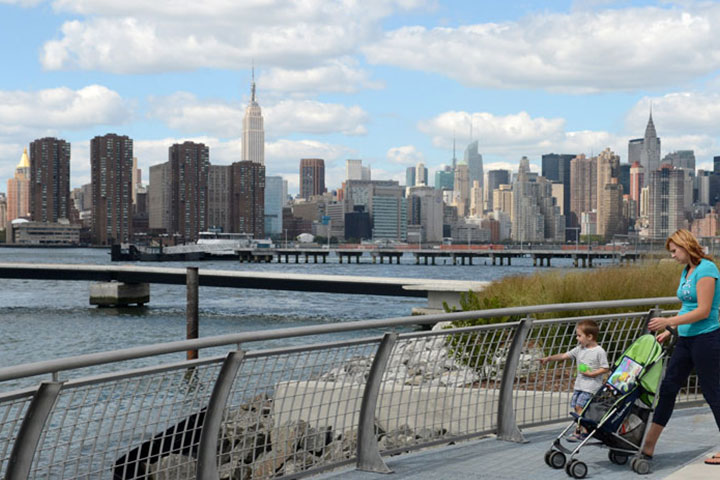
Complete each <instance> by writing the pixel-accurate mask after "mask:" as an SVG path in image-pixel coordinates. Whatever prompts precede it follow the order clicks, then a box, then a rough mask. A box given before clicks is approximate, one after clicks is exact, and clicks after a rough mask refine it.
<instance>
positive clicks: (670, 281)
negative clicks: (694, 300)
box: [455, 261, 682, 326]
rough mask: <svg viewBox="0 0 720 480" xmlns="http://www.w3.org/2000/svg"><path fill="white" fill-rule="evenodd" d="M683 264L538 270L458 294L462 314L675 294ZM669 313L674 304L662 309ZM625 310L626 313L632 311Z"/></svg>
mask: <svg viewBox="0 0 720 480" xmlns="http://www.w3.org/2000/svg"><path fill="white" fill-rule="evenodd" d="M681 272H682V266H681V265H679V264H677V263H675V262H667V261H661V262H652V263H643V264H640V265H633V266H611V267H603V268H597V269H594V270H590V271H570V272H568V271H567V270H563V271H552V272H539V273H535V274H533V275H527V276H511V277H505V278H502V279H500V280H498V281H495V282H492V283H491V284H490V285H488V286H487V288H485V289H484V290H483V291H481V292H468V293H467V294H464V295H462V298H461V300H460V305H461V307H462V310H463V311H468V310H486V309H492V308H508V307H521V306H530V305H544V304H552V303H574V302H590V301H602V300H623V299H631V298H648V297H670V296H675V292H676V290H677V285H678V281H679V279H680V275H681ZM665 307H667V308H668V309H671V308H677V305H674V306H672V305H669V306H663V308H665ZM632 310H633V309H627V310H625V311H632ZM618 312H623V310H622V309H596V310H584V311H583V312H582V313H580V312H555V313H549V314H545V315H543V314H537V315H535V318H538V319H541V318H550V317H551V316H552V318H558V317H572V316H578V315H580V314H582V315H602V314H606V313H618ZM514 320H518V319H517V318H510V317H504V318H498V317H495V318H478V319H474V320H464V321H458V322H455V325H456V326H470V325H482V324H486V323H500V322H507V321H514Z"/></svg>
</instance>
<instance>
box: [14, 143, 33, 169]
mask: <svg viewBox="0 0 720 480" xmlns="http://www.w3.org/2000/svg"><path fill="white" fill-rule="evenodd" d="M17 168H30V159H29V158H28V154H27V147H25V150H24V151H23V154H22V157H20V163H19V164H18V166H17Z"/></svg>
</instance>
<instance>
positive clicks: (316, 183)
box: [300, 158, 325, 199]
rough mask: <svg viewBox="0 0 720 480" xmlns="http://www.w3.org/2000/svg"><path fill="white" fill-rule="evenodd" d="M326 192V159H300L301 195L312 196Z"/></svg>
mask: <svg viewBox="0 0 720 480" xmlns="http://www.w3.org/2000/svg"><path fill="white" fill-rule="evenodd" d="M323 193H325V160H323V159H322V158H302V159H300V197H302V198H306V199H308V198H310V197H311V196H313V195H322V194H323Z"/></svg>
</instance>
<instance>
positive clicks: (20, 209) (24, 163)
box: [0, 148, 30, 228]
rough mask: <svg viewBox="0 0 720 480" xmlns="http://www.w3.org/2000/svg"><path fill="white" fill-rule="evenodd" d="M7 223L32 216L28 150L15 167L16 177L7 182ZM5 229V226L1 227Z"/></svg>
mask: <svg viewBox="0 0 720 480" xmlns="http://www.w3.org/2000/svg"><path fill="white" fill-rule="evenodd" d="M7 189H8V191H7V221H8V222H12V221H13V220H15V219H16V218H21V217H28V216H30V158H29V157H28V153H27V148H26V149H25V150H24V151H23V154H22V157H20V163H18V165H17V167H15V176H13V178H10V179H8V182H7ZM0 227H2V228H5V225H4V224H3V225H0Z"/></svg>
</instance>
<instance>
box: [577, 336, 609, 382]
mask: <svg viewBox="0 0 720 480" xmlns="http://www.w3.org/2000/svg"><path fill="white" fill-rule="evenodd" d="M567 353H568V355H570V357H572V359H573V360H575V365H576V366H580V364H582V363H584V364H585V365H587V366H588V371H590V372H591V371H593V370H597V369H598V368H609V367H610V365H609V364H608V359H607V354H606V353H605V350H603V348H602V347H601V346H600V345H597V346H595V347H592V348H585V347H583V346H582V345H578V346H577V347H575V348H573V349H572V350H570V351H569V352H567ZM603 377H604V376H603V375H598V376H597V377H588V376H587V375H583V374H582V373H580V372H578V374H577V379H576V380H575V390H581V391H583V392H590V393H595V392H597V391H598V390H600V387H602V386H603V383H604V380H603Z"/></svg>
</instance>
